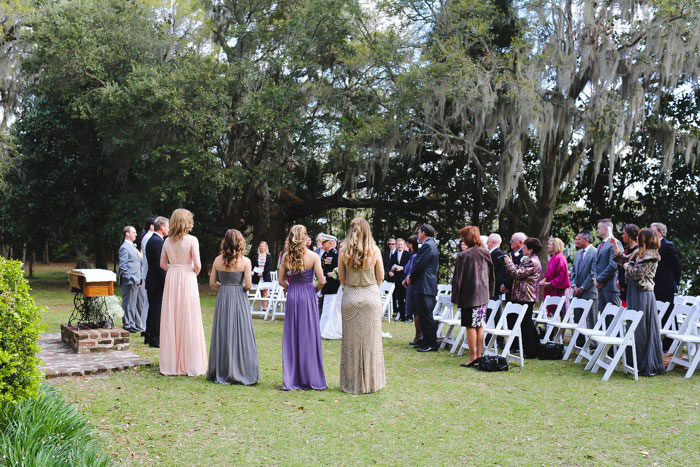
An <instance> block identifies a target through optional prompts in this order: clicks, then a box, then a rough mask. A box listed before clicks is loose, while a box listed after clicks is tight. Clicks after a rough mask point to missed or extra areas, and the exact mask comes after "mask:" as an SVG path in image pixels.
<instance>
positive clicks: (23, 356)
mask: <svg viewBox="0 0 700 467" xmlns="http://www.w3.org/2000/svg"><path fill="white" fill-rule="evenodd" d="M29 290H30V289H29V284H28V283H27V281H26V279H24V276H23V272H22V263H21V262H20V261H11V260H7V259H5V258H3V257H0V404H2V403H4V402H11V401H20V400H22V399H24V398H26V397H33V396H36V394H37V389H38V385H39V381H41V378H42V375H41V372H40V371H39V359H38V358H37V357H36V354H37V352H39V345H38V344H37V337H39V332H40V331H41V318H40V317H39V307H37V305H36V304H35V303H34V298H33V297H32V296H31V295H29Z"/></svg>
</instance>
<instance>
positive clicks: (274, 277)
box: [270, 271, 278, 282]
mask: <svg viewBox="0 0 700 467" xmlns="http://www.w3.org/2000/svg"><path fill="white" fill-rule="evenodd" d="M277 274H278V271H270V280H272V281H274V282H277V281H278V278H277V277H278V276H277Z"/></svg>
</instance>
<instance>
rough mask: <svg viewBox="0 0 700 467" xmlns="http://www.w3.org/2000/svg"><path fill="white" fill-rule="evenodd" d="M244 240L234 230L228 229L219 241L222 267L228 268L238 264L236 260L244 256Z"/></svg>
mask: <svg viewBox="0 0 700 467" xmlns="http://www.w3.org/2000/svg"><path fill="white" fill-rule="evenodd" d="M245 247H246V245H245V238H243V234H242V233H241V232H240V231H238V230H236V229H228V230H227V231H226V234H225V235H224V239H223V240H221V256H222V258H223V260H224V267H227V268H230V267H232V266H233V265H234V264H236V263H238V260H239V259H241V257H242V256H243V255H244V254H245Z"/></svg>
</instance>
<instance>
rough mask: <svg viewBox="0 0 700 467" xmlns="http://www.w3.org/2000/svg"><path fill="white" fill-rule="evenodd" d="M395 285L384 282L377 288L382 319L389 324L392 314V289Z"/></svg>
mask: <svg viewBox="0 0 700 467" xmlns="http://www.w3.org/2000/svg"><path fill="white" fill-rule="evenodd" d="M395 287H396V285H395V284H394V283H393V282H388V281H384V282H382V285H381V286H379V296H380V298H381V300H382V319H384V318H386V320H387V321H389V322H390V323H391V317H392V315H393V314H394V288H395Z"/></svg>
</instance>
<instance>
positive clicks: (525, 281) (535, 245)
mask: <svg viewBox="0 0 700 467" xmlns="http://www.w3.org/2000/svg"><path fill="white" fill-rule="evenodd" d="M541 250H542V243H541V242H540V241H539V240H538V239H537V238H532V237H530V238H527V239H526V240H525V242H524V246H523V249H522V257H521V259H520V264H518V265H516V264H515V261H514V260H513V259H511V257H510V256H506V258H505V260H506V268H507V269H508V274H510V276H511V277H512V278H513V286H512V290H511V297H512V301H513V302H514V303H522V304H526V305H527V312H526V313H525V316H524V317H523V320H522V324H521V325H520V326H521V327H520V329H521V332H522V336H523V353H524V355H523V357H524V358H537V355H538V354H539V338H538V337H537V329H535V324H534V322H533V321H532V311H533V309H534V307H535V303H536V302H537V300H538V298H539V297H538V295H539V288H540V277H541V276H542V264H541V263H540V259H539V258H538V257H537V254H538V253H539V252H540V251H541ZM515 320H516V316H515V315H509V316H508V326H510V327H511V328H512V327H513V326H514V325H515Z"/></svg>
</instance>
